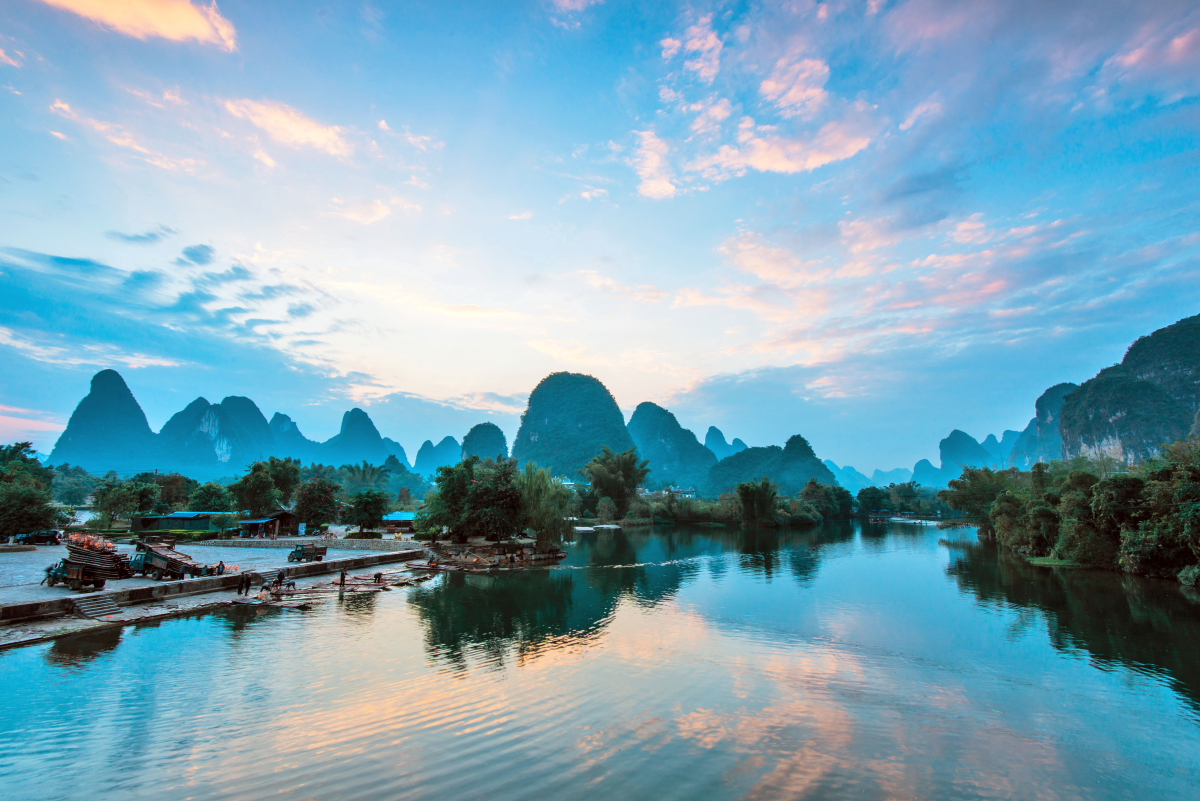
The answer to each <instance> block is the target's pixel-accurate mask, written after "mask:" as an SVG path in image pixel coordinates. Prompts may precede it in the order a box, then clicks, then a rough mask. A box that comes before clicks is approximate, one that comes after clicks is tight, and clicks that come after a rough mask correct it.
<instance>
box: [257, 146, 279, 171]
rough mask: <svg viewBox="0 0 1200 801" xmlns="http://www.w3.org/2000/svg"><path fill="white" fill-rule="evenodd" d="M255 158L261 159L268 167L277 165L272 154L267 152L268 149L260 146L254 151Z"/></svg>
mask: <svg viewBox="0 0 1200 801" xmlns="http://www.w3.org/2000/svg"><path fill="white" fill-rule="evenodd" d="M254 158H256V159H258V160H259V161H261V162H262V163H263V164H265V165H267V166H268V167H274V166H276V165H275V159H273V158H271V156H270V155H269V154H268V153H267V151H265V150H263V149H262V148H259V149H258V150H255V151H254Z"/></svg>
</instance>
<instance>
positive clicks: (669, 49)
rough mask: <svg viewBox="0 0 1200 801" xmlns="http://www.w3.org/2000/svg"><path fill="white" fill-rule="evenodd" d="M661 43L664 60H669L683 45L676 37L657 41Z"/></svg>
mask: <svg viewBox="0 0 1200 801" xmlns="http://www.w3.org/2000/svg"><path fill="white" fill-rule="evenodd" d="M659 44H660V45H662V57H663V59H664V60H665V61H670V60H671V59H673V58H675V56H676V54H678V53H679V49H680V48H681V47H683V42H681V41H679V40H678V39H671V38H667V39H663V40H662V41H661V42H659Z"/></svg>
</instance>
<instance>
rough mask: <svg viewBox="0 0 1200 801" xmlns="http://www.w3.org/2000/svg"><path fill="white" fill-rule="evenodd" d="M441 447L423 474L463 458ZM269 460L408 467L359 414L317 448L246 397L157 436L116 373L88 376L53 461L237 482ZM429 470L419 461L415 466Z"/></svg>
mask: <svg viewBox="0 0 1200 801" xmlns="http://www.w3.org/2000/svg"><path fill="white" fill-rule="evenodd" d="M431 447H432V446H431ZM439 448H440V449H441V450H440V451H439V452H438V455H437V457H435V458H434V459H432V460H431V461H430V464H432V467H431V468H430V471H429V473H424V475H430V474H432V472H433V469H436V467H437V465H438V464H445V463H447V462H446V461H445V458H446V454H447V453H448V452H450V451H453V453H454V457H453V462H457V461H458V460H459V459H460V458H461V454H462V449H461V447H459V445H458V442H457V441H456V440H455V439H454V438H453V437H446V438H445V439H444V440H443V441H442V445H440V446H439ZM271 456H277V457H279V458H285V457H292V458H296V459H299V460H300V461H302V462H304V463H305V464H308V463H312V462H317V463H322V464H333V465H343V464H357V463H360V462H362V461H367V462H369V463H371V464H383V463H384V462H385V461H387V458H388V457H389V456H394V457H396V459H397V460H399V462H400V463H401V464H402V465H403V466H404V467H405V468H409V467H410V465H409V462H408V457H407V456H406V455H405V453H404V448H403V447H401V445H400V443H398V442H395V441H394V440H391V439H388V438H387V437H384V436H381V435H380V433H379V430H378V429H377V428H376V427H375V424H374V423H373V422H372V421H371V418H370V416H369V415H368V414H367V413H366V412H365V411H363V410H362V409H351V410H350V411H348V412H346V413H345V414H344V415H342V426H341V429H340V430H339V431H338V433H337V434H336V435H335V436H333V437H332V438H331V439H329V440H327V441H325V442H315V441H313V440H310V439H308V438H307V437H305V436H304V434H303V433H301V431H300V428H299V427H298V426H297V425H296V423H295V422H294V421H293V420H292V419H291V418H290V417H288V416H287V415H286V414H281V413H276V414H275V415H274V416H273V417H272V418H271V420H270V422H268V421H267V418H266V417H265V416H264V415H263V413H262V411H261V410H260V409H259V408H258V406H257V405H256V404H255V403H254V401H252V400H250V399H249V398H244V397H239V396H231V397H228V398H225V399H224V400H223V401H221V402H220V403H210V402H209V401H208V400H206V399H204V398H197V399H196V400H194V401H192V402H191V403H189V404H188V405H187V406H186V407H185V408H184V409H183V411H181V412H179V413H177V414H175V415H174V416H172V417H171V419H170V420H168V421H167V422H166V424H164V425H163V427H162V430H161V431H159V432H158V433H157V434H156V433H154V431H152V430H151V428H150V425H149V423H148V422H147V421H146V415H145V413H144V412H143V411H142V407H141V406H140V405H139V404H138V402H137V400H136V399H135V398H134V397H133V393H132V392H130V391H129V387H128V385H126V383H125V379H123V378H122V377H121V375H120V374H119V373H117V372H116V371H115V370H101V371H100V372H99V373H97V374H96V375H95V376H93V378H92V385H91V391H90V392H89V393H88V394H87V396H86V397H84V399H83V400H82V401H80V402H79V406H78V407H76V409H75V412H74V413H73V414H72V415H71V419H70V421H69V422H68V423H67V428H66V430H65V431H64V432H63V433H62V435H61V436H60V437H59V439H58V443H57V444H56V445H55V446H54V451H53V452H52V453H51V454H50V461H51V463H53V464H62V463H65V462H69V463H70V464H75V465H79V466H81V467H84V468H86V469H87V470H89V471H92V472H96V473H104V472H107V471H109V470H116V471H117V472H118V473H124V474H127V473H136V472H143V471H148V470H160V471H162V472H179V473H183V474H184V475H188V476H191V477H192V478H196V479H200V480H209V479H214V478H228V477H231V476H235V475H237V474H239V473H241V471H242V470H243V469H245V467H246V466H247V465H249V464H252V463H254V462H256V461H260V460H262V459H266V458H268V457H271ZM439 459H440V460H441V461H439ZM451 463H452V462H451ZM426 466H428V465H422V464H420V460H419V459H418V468H424V467H426ZM417 472H421V470H420V469H418V470H417Z"/></svg>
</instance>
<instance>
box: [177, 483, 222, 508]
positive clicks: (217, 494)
mask: <svg viewBox="0 0 1200 801" xmlns="http://www.w3.org/2000/svg"><path fill="white" fill-rule="evenodd" d="M188 509H189V510H190V511H192V512H228V511H230V510H232V509H233V498H231V497H230V495H229V490H227V489H225V487H224V486H223V485H221V484H218V483H217V482H215V481H210V482H208V483H207V484H201V485H200V486H199V487H196V489H195V491H193V492H192V494H191V497H189V498H188Z"/></svg>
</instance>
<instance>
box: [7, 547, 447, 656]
mask: <svg viewBox="0 0 1200 801" xmlns="http://www.w3.org/2000/svg"><path fill="white" fill-rule="evenodd" d="M423 553H424V552H423V551H422V550H417V549H410V550H407V551H397V552H394V553H387V554H384V553H380V554H372V555H369V556H356V557H352V558H349V559H334V560H330V561H325V562H308V563H304V564H296V565H288V566H286V568H274V569H263V570H262V571H261V573H262V574H263V575H264V576H266V574H268V573H270V574H272V575H273V574H274V572H275V571H276V570H279V569H286V570H287V576H288V578H289V580H292V579H294V580H297V582H298V583H301V580H305V579H307V581H305V582H304V583H307V584H311V583H315V582H316V581H317V580H318V579H316V578H314V577H317V576H324V575H328V574H330V573H339V572H341V571H342V570H346V571H347V572H350V571H355V570H362V569H365V568H371V567H374V566H376V565H382V564H392V563H396V562H404V561H408V560H411V559H417V558H420V557H421V556H422V554H423ZM239 580H240V575H239V574H236V573H234V574H227V575H224V576H205V577H203V578H195V579H185V580H182V581H167V582H151V583H144V582H143V583H139V584H138V585H136V586H127V587H121V588H117V589H111V590H104V591H102V592H90V593H71V594H69V595H65V594H64V595H60V596H58V597H55V598H53V599H50V600H40V601H33V602H28V601H16V602H12V601H9V602H8V603H5V602H4V598H3V594H2V593H0V649H4V648H11V647H14V646H18V645H27V644H30V643H34V642H41V641H43V640H50V639H55V638H57V637H65V636H68V635H71V634H78V633H79V632H81V631H88V630H91V629H94V628H101V627H104V626H114V625H115V626H127V625H132V624H137V623H143V622H146V621H148V620H156V619H159V618H162V617H172V616H174V615H179V614H188V613H191V612H195V611H199V610H201V609H207V608H210V607H214V606H222V605H224V604H227V603H229V602H230V601H232V600H233V598H234V597H236V590H237V585H238V582H239ZM200 596H203V597H200ZM189 598H191V599H194V600H186V599H189ZM95 599H101V600H105V601H111V602H112V603H113V604H114V605H115V606H116V607H117V608H118V610H119V611H118V612H117V613H116V614H113V615H109V616H106V617H104V618H103V619H83V618H80V617H76V615H78V614H79V605H78V604H77V602H78V601H83V602H84V603H85V604H86V603H87V602H88V601H91V600H95Z"/></svg>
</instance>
